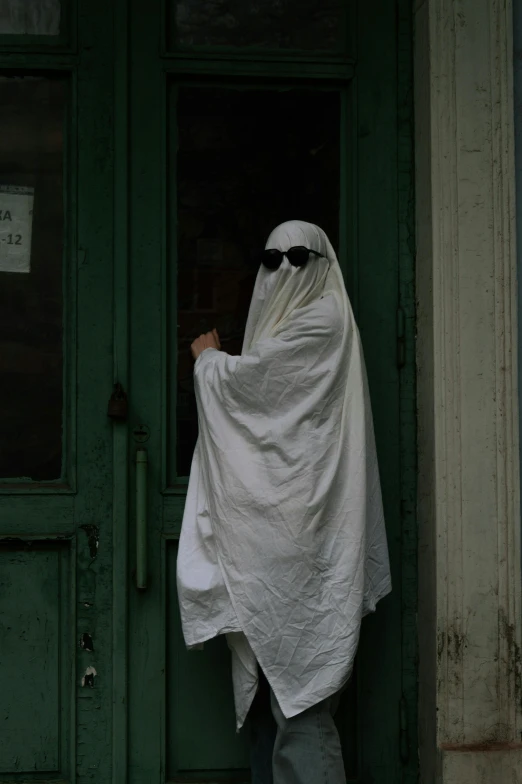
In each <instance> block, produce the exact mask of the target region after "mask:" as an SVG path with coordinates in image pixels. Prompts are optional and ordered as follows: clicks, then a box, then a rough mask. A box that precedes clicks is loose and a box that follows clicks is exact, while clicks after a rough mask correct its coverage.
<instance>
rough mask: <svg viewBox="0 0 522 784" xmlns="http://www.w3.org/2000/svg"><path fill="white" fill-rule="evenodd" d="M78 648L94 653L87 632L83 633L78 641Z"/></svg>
mask: <svg viewBox="0 0 522 784" xmlns="http://www.w3.org/2000/svg"><path fill="white" fill-rule="evenodd" d="M80 648H82V649H83V650H84V651H91V653H94V644H93V641H92V637H91V635H90V634H89V633H88V632H84V633H83V634H82V636H81V639H80Z"/></svg>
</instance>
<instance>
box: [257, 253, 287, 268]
mask: <svg viewBox="0 0 522 784" xmlns="http://www.w3.org/2000/svg"><path fill="white" fill-rule="evenodd" d="M261 261H262V262H263V265H264V266H265V267H266V268H267V269H269V270H276V269H278V268H279V267H280V266H281V262H282V261H283V254H282V252H281V251H280V250H275V249H271V250H264V251H263V254H262V256H261Z"/></svg>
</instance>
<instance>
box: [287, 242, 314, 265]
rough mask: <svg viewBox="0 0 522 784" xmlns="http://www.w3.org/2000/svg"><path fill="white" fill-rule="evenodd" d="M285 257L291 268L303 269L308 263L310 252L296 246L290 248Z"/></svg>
mask: <svg viewBox="0 0 522 784" xmlns="http://www.w3.org/2000/svg"><path fill="white" fill-rule="evenodd" d="M286 255H287V256H288V261H289V262H290V264H291V265H292V266H293V267H304V265H305V264H306V262H307V261H308V257H309V255H310V251H309V250H308V248H304V247H299V246H297V247H295V248H290V250H288V251H287V253H286Z"/></svg>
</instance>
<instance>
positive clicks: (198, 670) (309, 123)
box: [129, 3, 401, 784]
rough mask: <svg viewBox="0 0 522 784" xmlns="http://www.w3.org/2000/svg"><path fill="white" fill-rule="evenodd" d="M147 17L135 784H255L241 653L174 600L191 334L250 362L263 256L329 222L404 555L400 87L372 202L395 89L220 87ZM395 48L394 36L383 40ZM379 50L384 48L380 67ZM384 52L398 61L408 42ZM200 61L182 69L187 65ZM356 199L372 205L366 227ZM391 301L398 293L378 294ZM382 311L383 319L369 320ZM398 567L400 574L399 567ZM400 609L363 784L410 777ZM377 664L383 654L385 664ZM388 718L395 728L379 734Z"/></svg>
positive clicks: (380, 683)
mask: <svg viewBox="0 0 522 784" xmlns="http://www.w3.org/2000/svg"><path fill="white" fill-rule="evenodd" d="M148 11H149V12H148V13H147V14H145V13H142V12H141V11H140V7H139V4H138V3H136V4H135V5H134V6H133V11H132V19H131V27H132V34H131V39H130V40H131V48H132V49H133V51H140V52H141V59H139V60H138V59H136V58H135V60H134V62H133V70H132V71H131V82H132V84H133V85H134V87H135V89H134V91H133V101H132V107H131V129H132V131H131V134H132V140H133V141H132V146H133V155H132V166H133V176H132V181H133V191H132V198H131V214H130V221H131V225H132V261H131V263H132V275H131V279H132V286H131V305H130V309H131V314H132V316H131V387H132V390H133V412H132V427H136V428H137V427H138V426H139V425H144V426H145V428H146V430H145V432H147V433H148V435H147V436H146V437H147V441H146V442H145V443H144V444H141V445H140V444H139V443H138V442H134V443H133V447H132V450H131V458H130V460H131V463H132V464H134V453H135V450H136V449H137V448H138V446H144V447H145V448H146V449H147V452H148V458H149V495H150V498H149V505H148V546H149V553H148V570H149V580H148V588H147V590H146V591H145V592H143V593H137V592H136V591H134V592H133V593H132V594H131V596H130V615H129V619H130V629H129V631H130V656H131V659H130V672H131V678H130V703H131V711H130V737H131V739H132V740H131V744H130V755H131V757H130V780H131V782H136V784H138V783H139V782H141V781H142V780H143V779H144V778H145V777H149V778H151V779H155V778H156V777H159V778H160V779H163V777H164V778H165V780H166V781H189V780H190V781H194V782H211V781H218V780H234V781H246V780H248V775H249V774H248V770H247V769H244V768H243V766H244V765H245V764H246V760H247V756H246V749H245V738H244V737H243V735H244V733H240V735H239V737H238V736H237V734H236V733H235V726H234V716H233V710H232V687H231V679H230V673H229V668H230V661H229V656H228V651H227V649H226V646H225V645H224V644H223V641H214V642H213V643H211V644H209V645H205V648H204V650H203V651H196V652H194V651H192V652H186V651H185V649H184V644H183V640H182V637H181V631H180V622H179V616H178V610H177V605H176V596H175V577H174V570H175V552H176V542H177V538H178V537H179V532H180V527H181V519H182V515H183V506H184V493H185V488H186V476H187V473H188V470H189V466H190V460H191V455H192V450H193V445H194V442H195V438H196V435H197V427H196V423H197V420H196V409H195V404H194V398H193V387H192V362H191V359H190V354H189V347H190V339H191V338H192V337H193V335H194V334H199V332H201V331H203V330H205V329H208V328H210V327H212V326H214V325H217V327H218V329H220V332H221V333H222V335H223V337H224V338H225V345H226V348H227V350H229V351H231V352H239V351H240V346H241V340H242V331H243V328H244V323H245V319H246V315H247V312H248V306H249V301H250V294H251V290H252V286H253V281H254V277H255V273H256V260H255V252H256V251H257V250H259V249H260V248H262V247H263V246H264V243H265V241H266V238H267V236H268V234H269V232H270V231H271V229H272V228H274V226H275V225H276V224H277V223H279V222H281V221H283V220H286V219H289V218H291V217H300V218H302V219H305V220H306V219H308V220H311V221H313V222H317V223H318V224H322V225H323V226H324V228H325V230H326V231H327V232H328V233H329V235H330V237H331V239H332V241H333V243H334V245H336V246H337V248H338V249H339V254H340V261H341V265H342V267H343V270H344V272H345V275H346V280H347V285H348V289H349V292H350V295H351V297H352V300H353V302H354V305H355V308H356V310H358V311H359V317H360V320H361V323H362V326H363V341H364V343H365V348H366V351H367V352H368V353H369V354H370V355H371V356H370V357H369V363H368V366H369V369H370V384H371V388H372V395H373V400H374V407H375V409H376V423H377V429H378V440H379V447H380V450H381V454H382V455H384V460H385V461H386V466H387V467H386V469H385V472H384V482H383V485H384V493H385V503H386V506H387V516H388V519H389V533H390V538H391V540H392V552H393V554H394V556H396V554H397V550H394V549H393V548H394V545H393V537H394V532H397V531H398V530H399V529H400V512H399V506H398V503H397V492H398V484H397V473H396V471H395V468H392V469H391V470H390V466H395V467H396V466H397V465H398V456H397V453H396V449H397V446H398V439H397V437H396V434H397V432H398V423H399V419H398V414H399V411H398V406H397V407H395V406H396V402H397V401H398V388H399V387H398V371H397V367H396V364H395V355H394V352H393V351H389V348H390V346H392V345H394V340H395V318H396V308H397V295H398V291H397V285H396V282H397V255H396V245H395V243H396V227H395V224H394V219H393V218H392V214H393V211H394V209H396V202H395V191H394V183H395V177H396V169H395V165H396V164H395V157H394V156H395V153H394V151H393V144H394V133H395V129H394V122H395V109H394V107H393V105H391V102H393V100H394V99H393V95H394V92H393V86H390V85H387V88H388V89H390V95H391V96H392V97H391V98H390V105H389V106H388V107H387V109H386V111H387V114H386V113H385V114H384V115H383V117H382V118H380V120H379V122H378V123H376V124H374V125H373V126H372V125H370V124H368V125H367V126H366V127H365V128H363V129H362V130H361V133H363V134H364V133H367V134H368V136H370V137H372V138H377V137H376V136H375V133H376V131H378V134H381V133H382V137H381V138H380V147H375V146H374V147H372V155H371V157H368V159H366V158H364V159H362V163H363V166H364V167H365V169H366V176H367V177H368V178H370V177H371V181H372V182H373V183H375V182H378V183H379V186H378V187H377V188H376V189H375V190H374V191H373V192H371V191H370V189H369V188H368V187H366V185H365V184H364V183H362V182H361V181H360V180H358V179H357V178H356V176H355V174H356V172H357V168H358V166H359V162H360V158H359V156H360V151H359V147H358V143H357V127H358V126H356V123H357V121H358V120H357V112H358V109H359V105H358V102H359V101H366V103H365V104H364V110H365V118H366V119H365V121H366V122H367V123H369V117H366V115H371V117H372V118H374V117H375V116H378V117H380V115H379V111H378V102H379V100H381V98H383V97H384V90H383V92H382V95H381V92H380V90H379V91H378V95H377V98H375V95H376V92H375V90H374V91H373V95H372V90H370V89H369V88H368V93H367V95H368V96H371V97H366V96H365V97H363V98H361V97H360V94H359V92H358V89H359V88H358V85H357V84H356V83H354V82H353V81H344V82H343V81H342V80H341V83H339V82H337V83H325V82H324V81H323V80H321V79H318V80H317V81H314V80H313V79H310V78H309V77H308V78H307V79H303V80H302V81H299V80H297V81H296V80H294V81H293V82H289V81H288V80H287V79H282V78H281V77H279V76H278V74H277V69H276V68H273V69H272V71H271V72H270V73H269V71H270V69H269V67H268V66H267V68H268V70H267V71H265V73H263V71H262V68H261V67H260V78H259V80H258V81H257V82H253V81H252V79H251V78H250V80H249V79H248V78H247V76H246V74H245V76H243V77H239V76H236V78H235V79H234V78H233V77H232V76H231V75H230V74H227V75H224V74H220V71H219V69H220V66H219V63H218V62H216V64H215V68H216V72H215V74H214V75H213V77H212V78H210V77H206V78H202V77H199V78H198V77H196V76H193V77H191V78H188V77H186V76H185V75H183V76H181V75H177V74H176V68H177V65H176V62H174V63H167V62H166V61H164V60H162V59H161V57H160V56H159V55H158V53H157V51H156V41H157V35H158V27H157V19H155V17H154V13H152V12H151V8H150V7H149V9H148ZM387 21H388V22H389V21H390V20H389V19H388V20H387ZM392 29H393V27H390V30H392ZM365 34H366V35H368V31H366V33H365ZM384 40H387V41H388V39H386V36H385V35H384V34H383V37H382V38H381V40H380V44H381V46H382V44H383V41H384ZM388 42H389V41H388ZM378 48H379V45H378V42H374V43H373V49H372V55H371V56H373V57H375V56H376V55H377V52H378ZM147 53H148V54H147ZM386 56H387V57H389V58H391V59H393V57H394V44H393V40H392V43H391V47H390V52H389V54H388V52H387V54H386ZM368 57H370V55H368ZM180 67H181V66H180ZM188 67H189V66H188V65H187V63H183V69H184V70H186V69H187V68H188ZM207 67H208V66H207ZM261 76H262V79H261ZM393 78H394V77H393V70H392V69H390V71H389V79H390V80H393ZM381 79H382V75H381ZM372 100H373V101H374V102H373V103H372ZM145 106H146V107H147V111H146V113H145ZM145 116H146V121H144V118H145ZM359 203H363V204H364V215H362V216H361V215H359V212H358V207H359ZM369 214H371V216H373V217H375V215H379V214H380V215H382V216H383V219H382V221H381V223H380V224H379V225H377V224H376V223H375V220H369V219H368V215H369ZM370 224H372V225H371V226H370ZM360 228H362V230H363V231H364V233H365V234H364V237H363V238H361V237H358V233H359V229H360ZM370 247H371V248H372V251H371V253H369V248H370ZM383 257H384V258H385V261H383ZM363 261H364V264H365V269H364V270H363V269H361V264H362V263H363ZM377 289H382V290H383V293H382V296H381V299H380V300H377V299H376V290H377ZM379 306H380V307H382V310H381V311H380V312H379V314H378V318H377V320H376V321H375V322H372V321H371V318H370V315H371V314H372V313H374V312H375V309H376V308H377V309H378V308H379ZM131 477H132V481H134V474H131ZM132 519H134V512H133V514H132ZM131 530H132V537H134V530H133V529H131ZM134 562H135V561H134V556H133V555H132V556H131V564H133V563H134ZM394 570H395V574H397V573H398V571H399V570H400V564H398V562H397V560H395V561H394ZM386 607H388V609H386ZM397 608H399V613H400V596H399V595H398V594H397V593H395V595H394V597H393V599H391V600H389V599H387V600H385V601H384V602H383V606H382V607H381V608H379V612H378V614H377V617H376V618H374V619H371V620H369V621H367V622H366V623H365V628H364V631H363V643H362V646H361V650H363V651H364V655H363V656H360V657H359V661H358V665H357V672H356V676H355V677H354V680H353V683H352V685H351V687H350V689H349V690H348V692H347V693H346V694H345V695H344V698H343V702H342V706H341V708H340V710H339V713H338V716H337V721H338V725H339V729H340V735H341V741H342V744H343V752H344V758H345V764H346V769H347V774H348V776H349V778H350V781H353V782H359V784H362V783H363V782H367V781H371V780H372V776H374V780H375V781H383V782H384V781H386V784H388V782H391V781H393V782H398V781H400V775H401V774H400V761H399V756H398V755H399V747H398V744H397V742H396V739H397V738H398V735H399V728H398V724H397V722H398V717H399V706H400V677H395V676H394V673H395V672H398V671H399V670H400V641H399V639H398V638H397V636H394V631H393V629H394V624H395V622H396V621H395V619H396V617H397ZM388 640H389V641H390V642H389V643H388ZM379 652H385V653H384V654H382V658H379ZM387 711H388V712H387ZM379 712H380V713H381V714H382V715H385V716H386V718H385V719H384V720H383V721H381V722H379V721H378V719H377V714H378V713H379ZM143 715H146V716H148V717H151V716H154V715H157V720H156V721H155V720H154V719H150V720H149V721H147V724H146V726H145V725H144V724H143V722H142V721H141V720H140V716H143ZM361 727H364V732H361ZM382 764H384V765H385V766H386V769H387V771H388V772H389V775H387V776H386V778H382V775H381V774H382V771H383V769H384V768H382V767H381V765H382ZM374 774H375V775H374Z"/></svg>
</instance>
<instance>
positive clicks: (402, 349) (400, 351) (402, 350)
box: [397, 308, 406, 369]
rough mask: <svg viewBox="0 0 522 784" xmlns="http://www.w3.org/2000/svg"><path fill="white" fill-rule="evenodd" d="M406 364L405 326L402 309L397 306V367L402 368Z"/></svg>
mask: <svg viewBox="0 0 522 784" xmlns="http://www.w3.org/2000/svg"><path fill="white" fill-rule="evenodd" d="M405 364H406V328H405V318H404V311H403V309H402V308H397V367H398V368H399V369H400V368H403V367H404V365H405Z"/></svg>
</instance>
